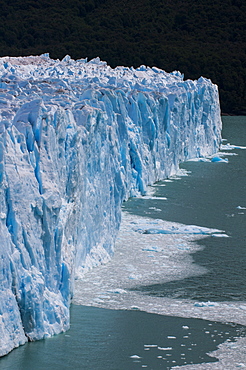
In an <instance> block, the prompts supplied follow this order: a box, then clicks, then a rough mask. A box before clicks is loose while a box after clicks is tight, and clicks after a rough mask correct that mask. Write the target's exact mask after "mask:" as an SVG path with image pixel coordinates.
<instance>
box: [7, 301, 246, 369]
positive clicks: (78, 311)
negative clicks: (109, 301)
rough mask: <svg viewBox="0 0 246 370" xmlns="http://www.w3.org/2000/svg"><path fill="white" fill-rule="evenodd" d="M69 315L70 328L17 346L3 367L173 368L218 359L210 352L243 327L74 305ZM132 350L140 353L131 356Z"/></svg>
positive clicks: (238, 332) (134, 352) (241, 332)
mask: <svg viewBox="0 0 246 370" xmlns="http://www.w3.org/2000/svg"><path fill="white" fill-rule="evenodd" d="M71 314H72V318H71V329H70V330H69V331H68V332H67V333H65V334H60V335H58V336H55V337H53V338H50V339H46V340H43V341H38V342H33V343H28V344H26V345H24V346H22V347H20V348H18V349H16V350H14V351H13V352H12V353H10V354H9V355H8V356H6V357H3V358H2V359H1V360H0V369H1V370H2V369H4V370H49V369H50V370H61V369H73V370H77V369H83V370H87V369H88V370H134V369H136V370H137V369H142V366H147V368H148V369H154V370H155V369H169V368H170V367H171V366H172V365H173V366H174V365H182V364H186V363H199V362H211V361H215V359H214V358H211V357H209V356H208V355H206V352H207V351H211V350H214V349H215V348H216V346H217V345H218V344H220V343H222V342H224V341H225V340H226V339H230V340H234V337H238V336H240V335H242V334H243V331H244V329H243V328H242V327H241V326H240V325H225V324H221V323H214V322H210V321H205V320H198V319H184V318H176V317H166V316H162V315H155V314H149V313H146V312H140V311H117V310H106V309H102V308H94V307H84V306H74V305H73V306H72V309H71ZM158 347H159V348H158ZM160 348H161V349H160ZM134 355H135V356H138V357H140V358H132V357H131V356H134ZM158 356H161V358H160V357H159V358H158Z"/></svg>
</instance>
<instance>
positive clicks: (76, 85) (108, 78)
mask: <svg viewBox="0 0 246 370" xmlns="http://www.w3.org/2000/svg"><path fill="white" fill-rule="evenodd" d="M0 74H1V79H0V112H1V122H0V184H1V186H0V207H1V209H0V218H1V222H0V228H1V245H0V281H1V286H0V289H1V293H0V355H4V354H6V353H8V352H9V351H10V350H11V349H12V348H14V347H16V346H18V345H19V344H22V343H24V342H25V341H26V340H27V338H29V339H30V340H36V339H41V338H43V337H46V336H50V335H52V334H55V333H59V332H61V331H63V330H66V329H67V328H68V327H69V304H70V299H71V296H72V294H73V282H74V278H75V277H76V276H80V275H81V273H83V271H84V269H86V268H90V267H93V266H94V265H97V264H99V263H102V262H105V261H107V260H108V259H109V258H110V256H111V255H112V253H113V247H114V241H115V238H116V235H117V231H118V229H119V224H120V219H121V205H122V201H123V200H125V199H127V198H128V197H130V196H134V195H138V194H142V195H143V194H144V193H145V191H146V186H147V185H148V184H152V183H154V182H155V181H157V180H160V179H164V178H166V177H168V176H169V175H170V174H173V173H175V171H176V170H177V168H178V164H179V162H181V161H184V160H187V159H190V158H194V157H206V156H209V155H212V154H213V153H215V152H216V151H217V149H218V147H219V144H220V142H221V119H220V109H219V98H218V91H217V87H216V86H215V85H213V84H212V83H211V81H209V80H207V79H204V78H200V79H199V80H198V81H190V80H186V81H184V79H183V76H182V75H181V74H180V73H179V72H173V73H171V74H168V73H166V72H164V71H162V70H160V69H158V68H155V67H153V68H148V67H145V66H141V67H139V68H137V69H134V68H125V67H117V68H115V69H111V68H110V67H109V66H107V64H106V63H105V62H101V61H100V59H99V58H96V59H93V60H92V61H90V62H87V60H86V59H81V60H77V61H74V60H72V59H71V58H70V57H69V56H66V57H65V58H64V59H63V60H62V61H60V60H52V59H50V58H49V56H48V55H47V54H44V55H41V56H37V57H36V56H30V57H18V58H12V57H4V58H1V59H0Z"/></svg>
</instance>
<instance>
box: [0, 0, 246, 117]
mask: <svg viewBox="0 0 246 370" xmlns="http://www.w3.org/2000/svg"><path fill="white" fill-rule="evenodd" d="M0 5H1V14H0V20H1V22H0V56H4V55H10V56H17V55H30V54H33V55H36V54H41V53H45V52H49V53H50V56H51V57H52V58H63V57H64V55H66V54H69V55H71V57H72V58H74V59H78V58H84V57H88V58H89V59H91V58H94V57H96V56H100V58H101V59H103V60H106V61H107V62H108V64H110V65H111V66H112V67H115V66H117V65H126V66H134V67H137V66H139V65H140V64H145V65H149V66H157V67H159V68H162V69H164V70H166V71H167V72H170V71H172V70H175V69H177V70H180V71H181V72H182V73H184V75H185V78H192V79H195V78H198V77H199V76H201V75H203V76H205V77H207V78H210V79H211V80H212V81H213V82H214V83H216V84H218V85H219V90H220V97H221V108H222V112H223V113H230V114H246V32H245V30H246V16H245V15H246V3H245V1H244V0H223V1H222V0H198V1H196V0H186V1H185V0H141V1H140V0H118V1H113V0H87V1H86V0H70V1H69V2H67V1H65V0H60V1H58V0H43V1H42V3H41V2H38V1H37V0H26V1H25V2H23V1H21V0H15V1H13V0H8V1H6V0H1V1H0Z"/></svg>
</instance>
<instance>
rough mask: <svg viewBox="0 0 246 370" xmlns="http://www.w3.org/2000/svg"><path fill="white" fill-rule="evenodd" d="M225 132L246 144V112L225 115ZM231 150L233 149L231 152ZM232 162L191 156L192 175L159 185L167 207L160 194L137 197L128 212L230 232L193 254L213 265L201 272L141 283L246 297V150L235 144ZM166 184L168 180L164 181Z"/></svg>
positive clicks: (191, 293)
mask: <svg viewBox="0 0 246 370" xmlns="http://www.w3.org/2000/svg"><path fill="white" fill-rule="evenodd" d="M223 138H226V139H227V140H228V141H229V142H230V143H231V144H234V145H238V146H246V117H224V118H223ZM230 153H231V151H228V154H230ZM233 153H235V154H237V155H230V156H228V157H227V158H228V159H229V162H228V163H211V162H210V163H207V162H205V163H201V162H187V163H185V164H182V165H181V168H183V169H185V170H187V171H190V174H189V176H186V177H183V178H181V179H180V180H174V181H173V182H172V183H168V182H166V183H164V184H165V186H157V187H156V193H155V195H156V196H164V197H167V201H166V202H165V206H164V207H163V208H162V210H161V211H159V212H158V214H157V212H155V211H151V209H149V207H156V208H158V209H160V208H161V204H160V202H159V201H158V200H156V201H155V200H146V201H144V202H143V201H142V199H131V200H130V201H129V202H128V203H127V206H126V210H127V211H128V212H131V213H134V214H139V215H143V214H146V215H147V216H148V217H153V218H157V217H158V218H161V219H164V220H168V221H177V222H180V223H182V224H187V225H190V224H194V225H199V226H206V227H211V228H217V229H220V230H224V231H225V232H226V234H227V235H229V236H230V237H229V238H214V237H209V238H205V239H203V240H201V241H200V242H199V244H200V245H201V246H202V247H204V248H203V250H201V251H199V252H196V253H195V254H193V259H194V262H195V263H196V264H198V265H200V266H204V267H206V268H207V269H208V272H207V273H206V274H204V275H201V276H196V277H190V278H187V279H183V280H182V281H180V280H179V281H172V282H169V283H166V284H162V283H161V282H158V283H157V284H154V285H151V286H145V287H138V289H139V290H142V291H146V292H147V293H148V294H151V295H156V296H162V297H169V298H186V299H195V300H200V301H208V300H210V301H245V300H246V209H245V210H244V209H240V208H238V207H241V208H246V150H242V149H235V150H233ZM160 185H163V183H160Z"/></svg>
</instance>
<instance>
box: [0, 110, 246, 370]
mask: <svg viewBox="0 0 246 370" xmlns="http://www.w3.org/2000/svg"><path fill="white" fill-rule="evenodd" d="M223 123H224V125H223V127H224V128H223V137H224V138H226V139H228V141H229V142H230V143H231V144H235V145H238V146H246V117H224V118H223ZM225 152H226V153H227V155H226V156H225V158H228V163H226V162H222V163H213V162H204V163H200V162H199V163H198V162H187V163H185V164H182V165H181V168H182V169H183V170H185V171H183V174H187V172H189V173H188V176H181V177H180V178H177V177H176V178H174V179H172V180H171V181H164V182H161V183H159V184H156V185H155V186H154V187H153V188H152V189H151V196H149V197H148V199H147V198H146V197H143V198H140V199H136V198H135V199H131V200H129V201H128V202H127V203H126V204H125V206H124V209H125V210H126V211H127V212H126V213H125V215H124V217H123V223H122V228H121V231H120V235H119V238H118V241H117V245H116V251H115V257H114V258H113V260H112V261H111V262H110V263H108V264H107V265H105V266H101V267H99V268H97V269H94V270H92V272H90V273H88V274H87V275H86V276H85V277H84V279H83V281H80V282H77V285H76V291H75V298H74V303H75V304H73V305H72V308H71V329H70V330H69V331H68V332H67V333H64V334H61V335H58V336H55V337H53V338H50V339H47V340H43V341H39V342H35V343H28V344H26V345H25V346H22V347H20V348H18V349H16V350H14V351H12V353H10V354H9V355H8V356H5V357H3V358H2V359H0V369H3V370H9V369H11V370H33V369H35V370H36V369H37V370H41V369H52V370H56V369H90V370H97V369H98V370H99V369H100V370H106V369H107V370H134V369H142V368H147V369H153V370H155V369H171V368H173V367H174V366H183V365H187V364H202V365H193V366H194V367H192V368H194V369H206V365H205V363H209V365H208V366H209V367H208V368H211V369H212V368H214V369H217V368H218V369H219V368H220V369H227V368H228V369H230V370H231V369H236V368H240V367H245V366H246V353H245V334H246V329H245V326H244V325H245V324H246V302H245V301H246V299H245V296H246V289H245V288H246V286H245V278H246V271H245V265H246V264H245V262H246V253H245V251H246V245H245V244H246V236H245V233H246V231H245V220H246V219H245V217H246V181H245V180H246V171H245V168H246V150H243V149H235V148H234V149H233V150H228V151H225ZM163 220H164V221H163ZM189 225H196V228H193V229H192V228H191V227H190V226H189ZM186 226H187V227H186ZM201 227H207V228H208V229H201ZM211 228H212V229H218V230H220V231H217V232H216V230H211ZM153 229H154V230H155V231H157V232H158V233H157V234H151V233H148V232H146V230H147V231H148V230H153ZM160 230H161V232H160ZM167 230H168V233H167V234H166V235H165V234H163V232H166V231H167ZM194 230H195V232H194ZM200 230H202V233H201V232H200ZM204 230H205V231H204ZM196 233H198V234H196ZM203 233H204V235H203ZM193 234H194V235H193ZM205 234H207V235H206V237H204V236H205ZM219 236H220V237H219ZM226 236H229V237H226ZM93 306H94V307H93ZM143 311H145V312H143ZM170 315H171V316H170ZM188 317H189V318H188ZM226 322H227V324H226ZM229 322H233V324H229ZM240 324H243V325H240ZM237 338H241V339H239V340H236V339H237ZM235 340H236V341H235ZM219 345H220V349H219V350H218V353H217V352H216V355H217V356H218V357H219V358H220V363H217V362H216V361H217V359H216V358H214V357H211V356H212V355H213V354H212V355H211V356H209V355H208V354H207V353H208V352H211V351H214V350H216V349H217V347H218V346H219ZM217 364H220V366H222V367H212V366H217ZM221 364H222V365H221ZM199 366H202V367H199ZM182 368H183V367H182ZM184 368H185V367H184Z"/></svg>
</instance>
